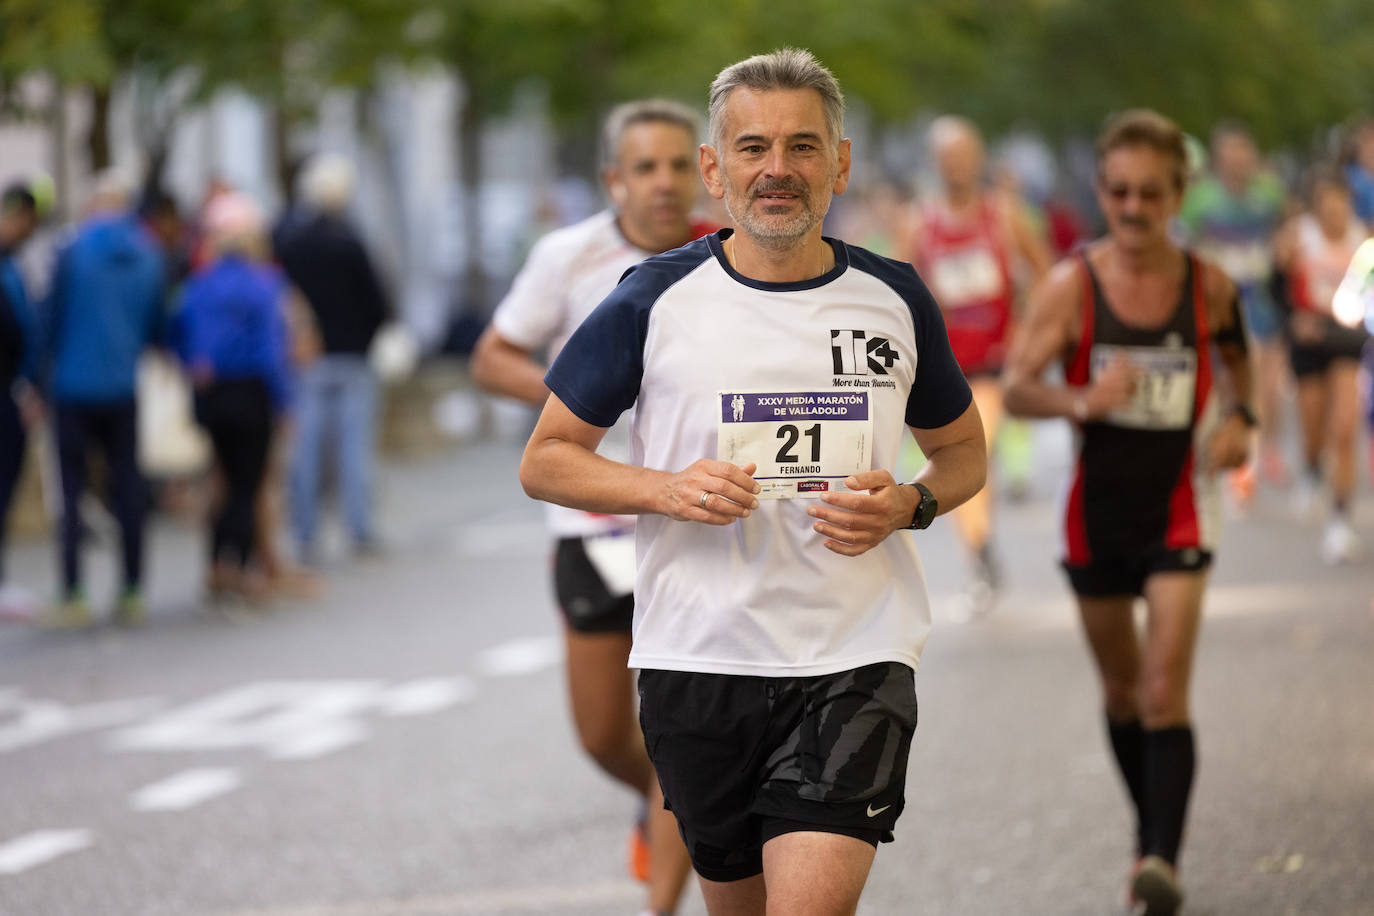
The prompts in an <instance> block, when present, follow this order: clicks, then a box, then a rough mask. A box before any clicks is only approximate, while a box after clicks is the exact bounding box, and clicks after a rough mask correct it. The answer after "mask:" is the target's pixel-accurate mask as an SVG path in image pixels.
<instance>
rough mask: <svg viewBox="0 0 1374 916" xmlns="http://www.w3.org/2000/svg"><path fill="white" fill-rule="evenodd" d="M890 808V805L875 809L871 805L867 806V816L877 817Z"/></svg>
mask: <svg viewBox="0 0 1374 916" xmlns="http://www.w3.org/2000/svg"><path fill="white" fill-rule="evenodd" d="M891 807H892V806H891V805H883V806H882V807H881V808H877V809H875V808H874V807H873V806H872V805H869V806H868V816H869V817H877V816H878V815H880V814H882V813H883V812H884V811H886V810H887V809H888V808H891Z"/></svg>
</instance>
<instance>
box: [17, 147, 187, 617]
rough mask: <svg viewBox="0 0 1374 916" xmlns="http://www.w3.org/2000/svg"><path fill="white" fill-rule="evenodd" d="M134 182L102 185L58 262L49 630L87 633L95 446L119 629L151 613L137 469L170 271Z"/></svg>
mask: <svg viewBox="0 0 1374 916" xmlns="http://www.w3.org/2000/svg"><path fill="white" fill-rule="evenodd" d="M130 190H131V183H130V182H129V181H128V180H127V178H125V177H124V176H123V175H121V174H119V173H118V172H114V171H111V172H107V173H105V174H103V175H102V176H100V177H99V179H98V180H97V184H96V191H95V194H94V195H93V196H92V198H91V201H90V203H89V205H88V207H87V214H86V217H85V219H84V220H83V221H82V223H81V225H80V226H78V228H77V230H76V233H75V235H74V236H73V238H72V239H71V240H70V242H69V243H68V244H67V245H66V246H65V247H63V248H62V249H61V250H60V251H59V252H58V254H57V259H56V264H55V266H54V269H53V278H52V285H51V288H50V291H49V294H48V303H47V308H46V310H45V311H46V314H45V315H44V319H45V321H44V323H45V330H44V333H43V338H44V341H43V350H42V353H41V357H42V362H43V364H44V365H43V366H41V367H40V371H41V372H43V373H44V374H45V375H46V376H47V382H46V384H47V386H48V394H49V395H50V399H51V402H52V404H53V413H54V416H55V419H56V427H57V452H58V460H59V463H60V465H61V476H62V525H61V533H60V543H61V560H62V592H61V600H60V602H59V603H58V605H57V606H56V607H55V608H54V609H53V611H52V614H51V615H50V621H49V622H50V623H52V624H53V625H55V626H61V627H80V626H86V625H88V624H89V623H90V622H91V611H90V606H89V605H88V604H87V601H86V595H85V592H84V589H83V587H82V578H81V570H80V562H79V561H80V557H79V547H80V539H81V521H80V515H79V506H80V501H81V494H82V490H83V489H84V488H85V485H86V470H87V467H86V457H87V451H88V449H89V448H91V447H95V448H98V449H99V450H100V451H101V452H102V453H103V456H104V459H105V464H106V469H107V486H108V489H109V497H110V498H109V502H110V505H111V507H112V508H113V510H114V514H115V517H116V519H117V520H118V522H119V528H120V540H121V547H122V549H123V591H122V593H121V596H120V598H119V601H118V605H117V608H116V610H115V615H114V619H115V622H116V623H120V624H124V625H135V624H138V623H140V622H141V621H142V619H143V614H144V607H143V598H142V581H143V535H144V530H143V529H144V520H145V516H146V512H147V493H146V487H145V484H144V480H143V476H142V474H141V473H140V472H139V468H138V460H137V451H138V449H137V439H138V436H137V433H138V410H137V403H136V400H135V375H136V371H137V366H138V358H139V356H140V355H141V354H142V353H143V351H144V350H146V349H148V348H149V347H150V346H151V345H152V344H153V343H154V342H155V341H157V340H159V338H160V335H161V330H162V302H163V284H164V275H163V264H162V259H161V257H160V256H159V254H158V252H157V248H156V245H155V244H154V242H153V241H152V239H151V238H150V237H149V236H148V234H147V232H146V231H145V230H144V228H143V227H142V226H141V225H140V224H139V222H138V220H137V218H136V217H135V215H134V214H133V213H132V212H131V211H130V209H129V202H130Z"/></svg>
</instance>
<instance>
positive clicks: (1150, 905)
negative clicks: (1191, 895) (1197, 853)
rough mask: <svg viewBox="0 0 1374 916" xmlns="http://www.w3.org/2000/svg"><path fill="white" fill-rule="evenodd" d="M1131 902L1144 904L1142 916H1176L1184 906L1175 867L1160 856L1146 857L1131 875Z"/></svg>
mask: <svg viewBox="0 0 1374 916" xmlns="http://www.w3.org/2000/svg"><path fill="white" fill-rule="evenodd" d="M1131 901H1132V902H1133V903H1136V904H1144V906H1145V909H1144V911H1143V912H1142V913H1141V916H1174V914H1175V913H1177V912H1178V910H1179V907H1181V906H1182V905H1183V889H1182V888H1181V887H1179V884H1178V873H1177V872H1176V871H1175V870H1174V867H1173V866H1172V865H1170V864H1169V863H1168V862H1165V861H1164V860H1163V859H1161V858H1160V857H1159V856H1146V857H1145V858H1143V859H1141V860H1140V861H1139V862H1137V863H1136V865H1135V870H1134V871H1133V872H1132V873H1131Z"/></svg>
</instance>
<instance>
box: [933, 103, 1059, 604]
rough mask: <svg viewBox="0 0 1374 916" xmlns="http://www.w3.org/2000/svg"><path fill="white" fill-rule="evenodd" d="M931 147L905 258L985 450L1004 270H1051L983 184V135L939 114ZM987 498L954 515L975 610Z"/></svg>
mask: <svg viewBox="0 0 1374 916" xmlns="http://www.w3.org/2000/svg"><path fill="white" fill-rule="evenodd" d="M930 146H931V151H932V152H933V153H934V155H935V161H936V165H937V166H938V167H939V171H940V181H941V189H942V193H941V194H940V195H939V196H937V197H935V198H933V199H931V200H929V201H927V202H926V203H925V204H923V205H922V206H921V207H920V208H919V210H918V211H917V214H916V218H915V221H914V224H913V229H912V233H911V242H910V246H909V247H910V251H909V252H908V254H909V257H910V258H911V262H912V263H913V264H915V265H916V270H917V271H918V272H919V273H920V275H921V278H922V279H924V280H925V281H926V282H927V283H928V284H930V290H931V292H933V293H934V294H935V299H936V301H937V302H939V303H940V308H941V309H942V310H943V311H944V315H945V323H946V324H947V325H948V327H949V342H950V345H951V346H952V347H953V348H954V357H955V359H957V360H958V361H959V366H960V368H962V369H963V370H964V375H966V376H967V377H968V380H969V385H971V386H972V388H973V400H974V401H975V402H976V403H977V404H978V414H979V416H981V417H982V418H983V427H984V430H985V431H986V433H987V440H988V446H989V448H991V447H992V443H993V442H994V441H996V438H997V430H998V426H999V425H1000V423H1001V418H1002V389H1001V387H1000V385H999V384H998V381H997V375H998V373H999V372H1001V370H1002V361H1003V359H1004V357H1005V356H1006V348H1007V343H1008V342H1009V340H1010V335H1011V328H1012V323H1013V319H1014V317H1015V314H1016V311H1017V309H1016V304H1017V302H1016V299H1017V295H1016V283H1015V280H1014V276H1013V274H1014V272H1015V270H1016V265H1017V263H1018V261H1019V262H1020V263H1023V264H1024V265H1025V267H1026V268H1027V270H1028V272H1029V275H1030V279H1031V281H1032V282H1034V281H1038V280H1039V279H1040V278H1041V277H1042V276H1044V274H1045V271H1047V270H1049V267H1050V260H1051V258H1050V251H1049V246H1048V245H1047V244H1046V243H1045V240H1044V239H1043V238H1042V236H1041V233H1040V232H1039V231H1038V230H1037V229H1036V228H1035V226H1034V224H1033V222H1032V221H1031V217H1030V215H1029V213H1027V211H1026V208H1025V206H1024V204H1022V203H1021V201H1020V200H1019V199H1018V198H1016V197H1015V196H1013V195H1011V194H1007V193H1005V192H1003V191H1001V190H998V189H995V188H992V187H989V186H988V185H987V182H986V178H985V175H984V158H985V157H984V153H983V140H982V137H981V136H980V135H979V133H978V128H976V127H974V125H973V123H972V122H971V121H969V120H967V119H965V118H961V117H956V116H953V115H947V116H945V117H942V118H938V119H937V120H936V121H935V123H934V124H932V125H931V128H930ZM992 499H993V492H992V486H991V484H990V483H989V485H988V486H986V487H984V488H983V490H982V491H981V492H980V493H978V495H977V496H975V497H973V498H972V499H970V500H969V501H968V502H966V503H964V505H963V506H961V507H960V508H959V511H957V512H956V513H954V521H955V523H956V525H957V527H958V530H959V534H960V536H961V537H962V538H963V540H964V544H965V546H966V547H967V548H968V550H969V553H970V555H971V556H972V558H973V584H972V586H971V587H970V589H969V591H968V594H967V597H968V599H969V602H970V604H971V607H970V610H971V611H973V612H975V613H981V612H985V611H987V610H988V609H989V608H990V607H991V604H992V600H993V598H994V595H995V593H996V590H997V588H998V586H999V584H1000V578H1001V577H1000V575H999V571H998V565H997V562H996V558H995V556H994V554H993V551H992V546H991V543H990V538H991V535H992Z"/></svg>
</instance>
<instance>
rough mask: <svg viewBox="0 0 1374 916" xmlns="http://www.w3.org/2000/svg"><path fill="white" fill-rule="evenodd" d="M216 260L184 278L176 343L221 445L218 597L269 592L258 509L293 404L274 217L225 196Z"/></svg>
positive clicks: (213, 247) (215, 541)
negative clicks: (279, 421) (272, 241)
mask: <svg viewBox="0 0 1374 916" xmlns="http://www.w3.org/2000/svg"><path fill="white" fill-rule="evenodd" d="M205 224H206V225H205V232H206V238H207V241H208V245H209V249H210V257H211V260H210V262H209V263H208V264H207V265H206V267H205V268H204V269H202V270H201V271H200V272H199V273H197V274H195V275H194V276H193V277H191V279H190V280H189V281H188V283H187V284H186V289H185V293H184V296H183V299H182V306H181V311H180V312H179V313H178V315H177V318H176V326H175V335H174V336H175V339H176V341H177V350H178V353H179V355H180V356H181V360H182V363H183V364H184V365H185V367H186V371H187V373H188V375H189V376H190V378H191V383H192V385H193V387H194V389H195V410H196V421H197V422H198V423H200V425H201V426H203V427H204V428H205V431H206V432H207V433H208V434H209V437H210V441H211V443H212V444H213V446H214V450H215V458H216V459H217V460H218V462H219V467H220V470H221V472H222V474H223V477H224V485H225V486H224V493H223V498H222V499H221V500H220V504H219V506H218V507H217V508H216V510H215V512H214V514H213V516H212V519H211V534H210V577H209V586H210V591H211V594H212V595H220V594H224V593H230V594H236V595H239V596H242V597H245V598H248V599H250V600H259V599H261V598H263V597H265V596H266V594H267V589H268V584H267V580H266V579H265V578H264V576H263V574H262V571H261V570H256V569H253V568H252V565H251V561H252V559H253V557H254V554H255V548H256V546H257V545H256V544H255V543H254V541H255V534H256V525H255V524H254V507H255V505H256V503H257V500H258V496H259V492H260V490H261V488H262V485H263V478H264V474H265V471H266V467H267V458H268V450H269V447H270V444H271V441H272V432H273V429H274V428H275V425H276V418H277V417H278V416H280V415H281V414H282V413H283V412H284V411H285V409H286V406H287V402H288V375H287V373H288V346H287V330H286V313H285V301H284V298H285V295H286V283H285V279H284V277H283V276H282V274H281V272H280V271H278V270H276V269H275V268H273V267H270V266H268V265H266V264H264V263H262V261H263V258H264V257H265V255H266V253H267V242H266V235H265V230H266V223H265V220H264V218H263V214H262V211H261V210H260V209H259V208H258V206H257V204H255V203H254V202H253V201H252V200H251V199H249V198H247V197H245V196H243V195H241V194H237V193H229V194H224V195H221V196H219V197H218V198H216V199H215V201H214V202H213V203H212V204H211V205H210V207H209V208H208V209H207V211H206V214H205Z"/></svg>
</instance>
